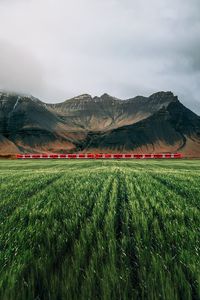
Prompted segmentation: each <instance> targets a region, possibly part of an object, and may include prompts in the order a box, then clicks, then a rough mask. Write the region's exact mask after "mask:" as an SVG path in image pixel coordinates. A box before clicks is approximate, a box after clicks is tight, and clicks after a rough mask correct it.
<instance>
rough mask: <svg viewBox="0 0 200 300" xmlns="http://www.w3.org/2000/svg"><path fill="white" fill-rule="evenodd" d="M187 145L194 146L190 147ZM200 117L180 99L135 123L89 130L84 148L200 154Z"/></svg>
mask: <svg viewBox="0 0 200 300" xmlns="http://www.w3.org/2000/svg"><path fill="white" fill-rule="evenodd" d="M188 144H190V145H191V146H192V149H190V147H189V148H188ZM199 147H200V118H199V117H198V116H197V115H196V114H194V113H193V112H191V111H190V110H189V109H187V108H186V107H184V106H183V105H182V104H181V103H180V102H179V101H174V102H171V103H170V104H169V105H168V106H167V107H163V108H162V109H160V110H159V111H158V112H156V113H155V114H153V115H152V116H150V117H148V118H146V119H145V120H142V121H140V122H137V123H136V124H133V125H128V126H123V127H120V128H117V129H114V130H110V131H108V132H104V133H101V132H99V133H95V134H94V133H92V132H91V133H90V134H88V137H87V140H86V141H85V144H84V145H83V149H85V150H86V149H93V151H95V149H103V151H108V150H110V151H125V152H127V151H136V152H137V151H139V150H140V151H142V152H147V151H150V152H158V149H160V150H161V149H162V150H161V152H168V151H173V152H175V151H182V152H183V153H184V150H185V149H187V155H189V154H191V156H192V155H193V154H195V155H197V154H200V148H199Z"/></svg>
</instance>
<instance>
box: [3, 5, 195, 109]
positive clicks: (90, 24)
mask: <svg viewBox="0 0 200 300" xmlns="http://www.w3.org/2000/svg"><path fill="white" fill-rule="evenodd" d="M199 16H200V4H199V1H198V0H191V1H187V0H173V1H172V0H163V1H160V0H151V1H149V0H123V1H120V0H101V1H98V0H73V1H72V0H71V1H69V0H27V1H25V0H18V1H17V0H9V1H5V0H4V1H2V0H1V1H0V19H1V27H0V46H1V44H2V43H4V52H2V51H1V52H0V64H1V69H0V87H1V88H3V87H6V88H7V89H11V90H19V91H21V89H23V88H24V91H25V92H29V93H32V94H34V95H35V96H37V97H40V98H42V99H44V100H46V101H51V102H56V101H61V100H64V99H66V98H69V97H71V96H74V95H77V94H80V93H85V92H87V93H91V94H92V95H99V94H102V93H104V92H107V93H110V94H113V95H114V96H117V97H121V98H129V97H132V96H135V95H137V94H144V95H148V94H151V93H153V92H155V91H159V90H172V91H173V92H174V93H175V94H178V95H179V96H180V98H181V100H183V102H184V104H186V105H187V106H189V107H190V108H195V110H196V111H197V112H198V113H200V91H199V87H198V83H199V77H200V55H199V46H200V45H199V44H200V42H199V41H200V30H199V29H200V28H199V27H200V22H199ZM1 41H2V43H1ZM6 45H7V50H5V49H6V48H5V47H6ZM5 53H6V54H5ZM20 53H21V54H20ZM23 57H24V58H23ZM20 65H21V66H23V68H20ZM19 70H20V75H19V73H18V72H19Z"/></svg>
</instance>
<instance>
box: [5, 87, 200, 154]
mask: <svg viewBox="0 0 200 300" xmlns="http://www.w3.org/2000/svg"><path fill="white" fill-rule="evenodd" d="M199 120H200V118H199V117H198V116H197V115H196V114H194V113H193V112H191V111H190V110H189V109H187V108H186V107H184V106H183V105H182V104H181V103H180V102H179V101H178V98H177V97H176V96H174V95H173V93H171V92H159V93H155V94H153V95H151V96H150V97H142V96H137V97H135V98H131V99H128V100H120V99H117V98H114V97H112V96H110V95H108V94H104V95H102V96H101V97H91V96H90V95H87V94H84V95H81V96H78V97H75V98H73V99H69V100H66V101H64V102H62V103H57V104H46V103H43V102H42V101H40V100H38V99H36V98H34V97H32V96H26V95H16V94H12V93H5V92H4V93H0V154H3V155H4V154H5V152H6V153H8V154H9V153H14V152H20V151H21V152H75V151H84V152H86V151H98V152H99V151H112V152H116V151H123V152H127V151H131V152H134V151H135V152H137V151H141V152H169V151H170V152H175V151H182V152H183V153H187V155H191V156H192V155H193V156H200V121H199Z"/></svg>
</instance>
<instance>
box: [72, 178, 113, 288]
mask: <svg viewBox="0 0 200 300" xmlns="http://www.w3.org/2000/svg"><path fill="white" fill-rule="evenodd" d="M112 185H113V177H112V176H110V178H109V183H108V185H107V186H106V188H103V190H101V195H100V198H101V202H102V209H101V203H99V205H100V209H98V210H97V211H96V212H95V209H97V208H98V204H97V207H96V205H94V206H93V210H92V211H91V212H90V217H91V219H90V220H91V224H87V223H85V224H84V225H85V226H84V227H82V230H81V231H80V232H79V235H78V236H77V239H76V240H77V241H80V240H81V235H82V236H83V237H82V240H84V239H85V240H87V243H86V246H85V249H84V253H83V257H82V259H81V260H82V262H83V263H82V264H81V265H80V270H81V271H80V272H79V274H78V275H77V278H76V282H78V284H79V288H80V289H79V291H81V288H82V285H83V281H84V278H85V276H86V272H87V270H88V267H89V265H90V262H91V258H92V255H93V253H95V249H96V246H97V245H98V237H97V236H96V233H97V231H99V232H102V228H103V224H104V220H105V216H106V213H107V211H108V207H109V192H110V191H111V190H112ZM90 227H91V228H90ZM88 234H89V236H88ZM76 240H75V241H74V242H73V246H72V248H73V249H74V251H73V253H74V255H75V256H76V249H75V247H76V245H75V244H76ZM72 259H73V257H72ZM68 276H70V274H68ZM72 290H73V288H72Z"/></svg>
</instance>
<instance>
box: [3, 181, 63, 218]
mask: <svg viewBox="0 0 200 300" xmlns="http://www.w3.org/2000/svg"><path fill="white" fill-rule="evenodd" d="M42 177H43V176H42ZM61 177H62V175H59V176H54V177H53V178H51V179H48V180H47V182H46V183H45V184H42V190H41V189H36V190H33V189H32V191H30V190H29V189H27V191H24V190H23V191H22V192H21V193H20V195H19V196H18V197H17V198H16V199H15V200H13V202H12V205H11V206H10V207H9V209H8V208H7V205H8V202H10V200H8V201H7V203H3V205H1V206H0V209H1V212H0V216H1V218H8V217H9V216H10V215H11V214H12V213H14V211H15V210H16V209H20V207H21V206H23V204H24V203H25V202H27V201H30V199H31V198H33V197H34V196H36V195H37V194H40V193H41V192H43V191H44V190H45V189H47V188H48V186H49V185H51V184H53V183H55V182H56V181H57V180H59V179H60V178H61ZM39 178H41V176H40V177H39ZM39 178H37V180H38V179H39ZM36 187H38V186H36ZM22 195H23V200H22V202H18V201H19V200H20V198H21V196H22ZM15 201H16V202H15ZM18 205H20V206H18Z"/></svg>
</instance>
